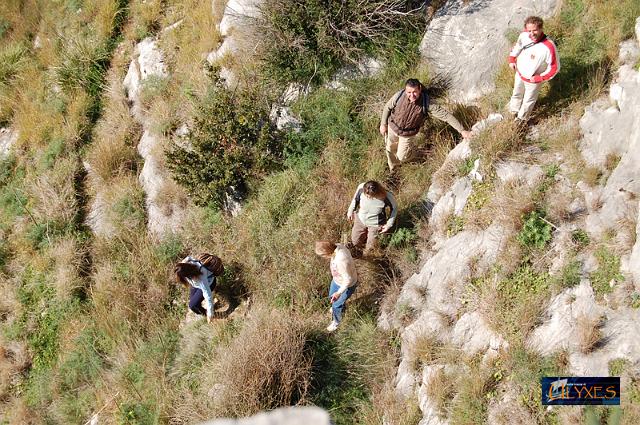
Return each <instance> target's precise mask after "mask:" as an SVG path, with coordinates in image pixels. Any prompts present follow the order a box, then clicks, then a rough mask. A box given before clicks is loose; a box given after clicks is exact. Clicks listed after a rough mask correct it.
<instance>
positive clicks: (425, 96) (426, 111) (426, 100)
mask: <svg viewBox="0 0 640 425" xmlns="http://www.w3.org/2000/svg"><path fill="white" fill-rule="evenodd" d="M421 95H422V114H423V115H424V116H425V118H426V117H428V116H429V101H430V99H429V95H428V94H427V91H426V90H425V89H424V87H423V88H422V94H421Z"/></svg>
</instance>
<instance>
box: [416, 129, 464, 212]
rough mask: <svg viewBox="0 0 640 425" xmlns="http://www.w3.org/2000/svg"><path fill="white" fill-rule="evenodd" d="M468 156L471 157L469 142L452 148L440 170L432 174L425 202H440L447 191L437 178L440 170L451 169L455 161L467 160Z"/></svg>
mask: <svg viewBox="0 0 640 425" xmlns="http://www.w3.org/2000/svg"><path fill="white" fill-rule="evenodd" d="M470 156H471V146H470V145H469V141H468V140H463V141H462V142H460V143H458V144H457V145H456V147H455V148H453V149H452V150H451V151H450V152H449V153H448V154H447V157H446V158H445V160H444V163H443V164H442V166H441V167H440V170H438V171H437V172H436V173H435V174H434V179H433V182H432V183H431V186H429V189H428V190H427V193H426V194H425V200H427V201H429V202H431V203H433V204H436V203H437V202H438V201H439V200H440V197H442V196H443V195H444V194H445V193H446V192H447V190H448V189H449V188H448V187H445V185H443V184H442V182H441V181H440V179H438V178H437V175H438V173H439V172H440V171H441V170H446V169H447V168H449V167H451V166H452V164H455V163H456V162H457V161H461V160H464V159H467V158H468V157H470Z"/></svg>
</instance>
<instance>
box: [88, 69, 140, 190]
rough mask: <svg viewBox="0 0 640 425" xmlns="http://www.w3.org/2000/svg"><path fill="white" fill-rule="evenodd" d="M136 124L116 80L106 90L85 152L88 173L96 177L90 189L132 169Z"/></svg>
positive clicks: (137, 129)
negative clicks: (104, 103) (102, 104)
mask: <svg viewBox="0 0 640 425" xmlns="http://www.w3.org/2000/svg"><path fill="white" fill-rule="evenodd" d="M139 138H140V128H139V126H138V125H137V124H136V123H135V121H134V120H133V118H132V116H131V113H130V112H129V107H128V105H127V100H126V98H125V96H124V93H123V89H122V86H121V84H120V82H119V81H116V82H114V83H112V85H111V86H110V88H109V90H108V102H107V105H106V107H105V111H104V113H103V115H102V117H101V119H100V120H99V121H98V123H97V125H96V127H95V129H94V142H93V143H92V144H91V147H90V149H89V151H88V153H87V162H88V163H89V165H90V167H91V175H92V176H93V177H94V178H97V179H98V180H97V181H95V182H93V183H92V186H93V188H94V189H97V188H98V187H101V186H104V185H105V184H107V183H108V182H110V180H111V179H112V178H113V177H115V176H118V175H122V174H126V173H129V172H132V171H135V170H136V168H137V153H136V151H135V148H134V146H135V144H136V143H137V140H138V139H139Z"/></svg>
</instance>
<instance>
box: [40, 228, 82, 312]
mask: <svg viewBox="0 0 640 425" xmlns="http://www.w3.org/2000/svg"><path fill="white" fill-rule="evenodd" d="M83 251H84V247H83V246H82V245H81V244H80V243H79V242H78V241H77V240H76V239H73V238H68V237H67V238H63V239H60V240H58V241H56V243H55V244H54V245H53V246H51V248H50V249H49V250H48V256H49V257H50V258H51V260H52V261H55V271H54V274H53V279H54V280H53V286H54V288H55V291H56V297H57V298H58V299H59V300H61V301H64V300H68V299H69V298H70V297H71V296H72V295H73V293H74V291H76V290H77V289H78V288H81V287H82V286H83V285H84V283H83V281H82V277H81V273H82V270H83V269H86V267H87V264H84V261H85V259H84V256H85V252H83Z"/></svg>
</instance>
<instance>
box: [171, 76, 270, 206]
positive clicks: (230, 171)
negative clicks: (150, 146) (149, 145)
mask: <svg viewBox="0 0 640 425" xmlns="http://www.w3.org/2000/svg"><path fill="white" fill-rule="evenodd" d="M213 78H214V80H213V84H212V85H211V87H210V89H209V90H208V93H207V94H206V95H205V96H204V97H203V98H202V99H199V100H197V101H196V115H195V117H194V125H193V130H192V133H191V135H190V137H189V146H181V145H178V144H175V143H174V144H173V146H172V147H171V148H170V149H169V150H167V151H166V156H167V159H168V161H167V162H168V167H169V169H170V170H171V171H172V173H173V177H174V179H175V181H176V182H178V183H179V184H181V185H182V186H184V187H185V189H186V190H187V192H188V193H189V194H190V195H191V196H192V199H193V201H194V202H195V203H196V204H197V205H201V206H206V205H212V206H214V207H217V208H219V207H221V206H222V205H223V201H224V199H225V193H227V191H229V188H230V187H235V188H243V187H246V186H247V184H248V183H249V179H251V178H256V177H259V176H260V175H262V174H264V173H265V172H267V171H269V170H271V169H273V168H275V167H276V166H277V165H278V163H279V161H280V153H281V146H280V140H279V138H278V133H277V131H276V130H275V129H273V128H272V127H271V125H270V123H269V120H268V111H267V110H266V105H265V103H266V102H263V101H262V99H261V98H260V96H258V94H257V93H256V92H250V91H248V90H244V91H236V92H230V91H228V90H226V89H225V88H224V87H223V85H222V82H221V80H220V79H219V78H217V77H213Z"/></svg>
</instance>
